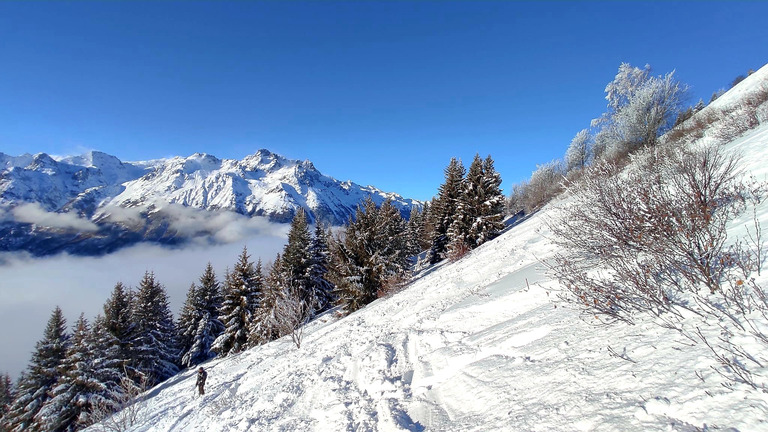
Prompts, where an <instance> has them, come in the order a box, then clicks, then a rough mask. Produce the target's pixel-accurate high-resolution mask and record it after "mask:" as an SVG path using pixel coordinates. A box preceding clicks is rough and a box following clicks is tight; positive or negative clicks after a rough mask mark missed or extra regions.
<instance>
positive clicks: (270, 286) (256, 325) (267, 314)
mask: <svg viewBox="0 0 768 432" xmlns="http://www.w3.org/2000/svg"><path fill="white" fill-rule="evenodd" d="M257 269H258V271H259V274H261V272H262V267H261V261H259V263H258V266H257ZM283 270H284V267H283V259H282V256H281V255H280V254H279V253H278V254H277V256H275V260H274V261H273V262H272V265H271V266H270V267H269V274H268V275H267V277H266V279H265V280H264V283H263V288H262V295H261V301H260V302H259V307H258V308H256V312H255V314H254V317H253V320H252V321H251V323H250V324H249V326H248V344H249V345H250V346H255V345H261V344H264V343H267V342H271V341H273V340H276V339H278V338H279V337H281V336H283V335H282V334H281V333H280V329H279V326H278V322H277V319H278V314H277V306H278V302H279V301H281V300H282V298H283V296H284V295H285V293H284V290H285V289H286V287H285V285H284V284H285V281H286V280H287V277H286V276H285V274H284V273H283Z"/></svg>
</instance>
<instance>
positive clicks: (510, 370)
mask: <svg viewBox="0 0 768 432" xmlns="http://www.w3.org/2000/svg"><path fill="white" fill-rule="evenodd" d="M758 74H759V75H758ZM760 77H762V81H760V80H757V78H760ZM750 78H754V79H751V80H750V82H747V84H750V83H752V82H754V81H758V82H763V83H765V82H768V69H766V68H763V69H762V70H761V71H759V72H758V73H756V74H755V75H754V76H753V77H750ZM742 90H743V89H742ZM728 148H729V149H732V150H733V151H739V152H741V153H742V154H743V155H744V168H745V171H746V172H748V173H751V174H753V175H755V176H756V177H757V178H758V179H760V180H763V181H766V180H768V166H767V165H768V123H765V122H764V123H763V124H761V125H760V126H759V127H758V128H756V129H753V130H751V131H749V132H747V133H746V134H745V135H743V136H742V137H740V138H739V139H737V140H735V141H734V142H732V143H731V144H729V146H728ZM553 211H554V207H548V208H545V209H544V210H542V211H540V212H539V213H537V214H535V215H533V216H532V217H530V218H529V219H527V220H524V221H522V222H520V223H519V224H517V225H515V226H513V227H511V228H510V229H509V230H508V231H507V232H505V233H504V234H503V235H502V236H500V237H499V238H497V239H496V240H494V241H491V242H489V243H486V244H485V245H483V246H481V247H479V248H478V249H476V250H475V251H473V252H472V253H471V254H469V255H468V256H467V257H465V258H464V259H462V260H460V261H458V262H456V263H449V264H442V265H440V266H438V267H437V268H432V269H427V270H425V271H423V272H422V273H421V274H419V275H417V277H416V279H415V281H414V282H413V283H412V284H411V285H410V286H408V287H407V288H406V289H405V290H404V291H402V292H400V293H398V294H395V295H393V296H392V297H390V298H386V299H380V300H377V301H376V302H374V303H372V304H371V305H369V306H367V307H365V308H364V309H362V310H360V311H358V312H356V313H353V314H351V315H350V316H348V317H345V318H342V319H339V318H338V317H336V316H334V315H333V314H327V315H325V316H323V317H321V318H320V319H319V320H317V321H315V322H313V323H311V324H310V325H309V326H308V328H307V329H306V332H305V336H304V341H303V344H302V347H301V349H297V348H296V347H295V346H294V345H293V344H292V342H291V341H290V338H283V339H281V340H278V341H276V342H274V343H270V344H267V345H264V346H261V347H257V348H254V349H251V350H249V351H247V352H244V353H242V354H240V355H235V356H231V357H227V358H224V359H216V360H212V361H209V362H207V363H206V364H204V365H203V366H204V367H205V368H206V369H207V370H208V385H207V393H206V395H205V396H202V397H198V396H196V394H195V388H194V385H195V372H194V371H192V370H190V371H185V372H182V373H181V374H179V375H178V376H176V377H174V378H172V379H170V380H169V381H167V382H165V383H162V384H161V385H159V386H157V387H156V388H154V389H152V390H150V391H149V392H148V394H147V395H146V399H145V400H144V401H143V402H142V403H141V404H142V405H141V415H140V421H139V422H138V423H137V424H136V425H135V426H134V427H133V428H132V429H131V430H133V431H400V430H410V431H422V430H424V431H651V430H654V431H655V430H664V431H666V430H669V431H703V430H730V431H760V430H764V431H766V430H768V394H765V393H761V392H758V391H754V390H751V389H749V388H747V387H739V386H737V387H736V389H735V390H729V389H727V388H725V387H724V386H723V385H722V383H723V382H724V378H723V377H722V376H721V375H719V374H718V373H717V372H716V371H715V370H713V368H712V367H713V366H715V367H716V366H717V364H716V362H715V360H714V359H713V358H712V357H711V355H710V353H709V351H708V350H707V349H706V347H705V346H703V345H702V344H698V345H692V344H691V342H690V341H689V340H688V339H685V338H683V337H682V336H680V335H679V334H678V333H677V332H675V331H672V330H667V329H663V328H661V327H659V326H657V325H655V324H654V323H653V322H652V320H651V319H650V318H648V319H643V318H640V319H638V324H636V325H627V324H623V323H619V324H614V325H610V326H605V325H599V324H598V322H597V320H595V318H594V317H592V316H590V315H585V314H583V313H581V312H579V311H578V310H576V309H574V308H573V307H571V306H569V305H567V304H564V303H563V302H561V301H560V300H558V299H557V295H556V290H557V289H558V286H557V283H556V282H554V281H552V280H550V279H549V278H548V277H547V276H546V272H545V270H544V268H543V266H542V265H541V263H540V261H541V260H546V259H547V258H548V257H550V256H551V255H552V253H553V251H554V246H553V245H552V244H551V243H550V242H549V241H548V239H547V229H546V225H545V224H544V223H543V219H544V218H547V217H551V216H552V212H553ZM758 217H759V219H760V220H761V222H762V225H763V226H768V205H766V204H763V205H762V208H760V209H759V212H758ZM747 222H748V221H747V220H746V219H745V220H740V221H735V222H734V224H733V227H732V229H733V232H734V234H736V233H738V232H739V231H740V230H742V229H743V228H742V227H743V225H744V223H747ZM765 273H766V272H763V276H762V280H761V283H762V286H763V287H766V286H768V277H766V274H765ZM92 430H98V425H97V426H95V427H93V428H92Z"/></svg>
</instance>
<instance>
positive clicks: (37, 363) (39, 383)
mask: <svg viewBox="0 0 768 432" xmlns="http://www.w3.org/2000/svg"><path fill="white" fill-rule="evenodd" d="M66 326H67V322H66V320H65V319H64V314H63V313H62V312H61V309H60V308H59V307H58V306H57V307H56V308H55V309H54V310H53V313H52V314H51V318H50V319H49V320H48V324H47V325H46V327H45V331H44V333H43V339H41V340H40V341H39V342H37V344H36V345H35V351H34V352H33V353H32V359H31V360H30V362H29V365H28V366H27V369H26V371H25V372H24V374H23V375H22V377H21V378H20V379H19V382H18V385H17V387H16V399H15V400H14V401H13V404H12V405H11V409H10V410H9V413H8V415H7V420H8V421H7V424H8V429H10V430H11V431H15V432H23V431H45V430H46V429H45V428H43V427H42V425H40V424H39V423H37V422H35V416H37V414H38V413H39V412H40V410H41V409H42V408H43V406H44V405H45V404H46V402H48V401H49V400H50V399H51V396H50V395H51V392H52V390H53V389H54V386H55V385H56V381H57V380H58V377H59V375H60V372H61V370H60V369H61V366H62V364H63V363H64V359H65V357H66V353H67V349H68V348H69V338H70V336H69V334H68V333H67V328H66Z"/></svg>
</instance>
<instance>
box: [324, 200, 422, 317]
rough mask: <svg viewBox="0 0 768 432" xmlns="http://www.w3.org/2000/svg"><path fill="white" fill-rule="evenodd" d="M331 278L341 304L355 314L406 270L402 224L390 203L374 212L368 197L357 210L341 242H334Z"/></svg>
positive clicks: (404, 229)
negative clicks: (332, 274)
mask: <svg viewBox="0 0 768 432" xmlns="http://www.w3.org/2000/svg"><path fill="white" fill-rule="evenodd" d="M333 253H334V263H335V265H334V266H333V267H334V272H333V273H334V276H333V279H334V281H335V283H336V285H337V292H338V294H339V297H340V299H339V300H340V302H341V303H343V304H345V305H346V308H347V310H348V311H355V310H357V309H360V308H361V307H363V306H365V305H366V304H368V303H370V302H372V301H373V300H375V299H376V297H377V296H378V295H379V293H380V290H381V289H382V288H384V287H385V285H387V284H389V283H392V281H395V280H397V279H399V278H402V277H403V276H404V275H405V273H406V272H407V270H408V243H407V235H406V226H405V221H403V219H402V217H401V216H400V213H399V212H398V211H397V209H395V207H394V206H393V205H392V204H391V202H389V201H386V202H384V204H382V206H381V208H377V207H376V205H375V204H374V202H373V200H372V199H371V198H370V197H369V198H367V199H366V200H365V202H364V203H363V204H362V205H360V206H358V208H357V211H356V212H355V220H354V221H350V222H349V224H348V225H347V227H346V232H345V235H344V239H343V240H340V241H337V242H334V251H333Z"/></svg>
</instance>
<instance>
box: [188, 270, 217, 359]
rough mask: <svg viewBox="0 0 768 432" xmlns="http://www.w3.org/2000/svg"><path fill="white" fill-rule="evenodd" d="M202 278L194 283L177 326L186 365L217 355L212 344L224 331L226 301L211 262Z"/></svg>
mask: <svg viewBox="0 0 768 432" xmlns="http://www.w3.org/2000/svg"><path fill="white" fill-rule="evenodd" d="M199 282H200V285H199V286H197V285H195V284H192V286H190V288H189V292H188V293H187V300H186V302H185V303H184V306H183V307H182V310H181V313H180V314H179V321H178V324H177V326H176V328H177V332H178V338H179V347H180V363H181V365H182V366H184V367H190V366H194V365H197V364H199V363H202V362H204V361H206V360H208V359H210V358H211V357H213V353H212V352H211V346H212V345H213V342H214V340H216V338H217V337H218V336H219V335H220V334H221V333H222V332H223V331H224V324H222V322H221V320H219V309H220V308H221V305H222V303H223V297H222V295H221V286H220V284H219V282H218V281H217V280H216V273H215V272H214V271H213V266H212V265H211V263H208V265H206V267H205V271H204V272H203V274H202V276H200V280H199Z"/></svg>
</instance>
